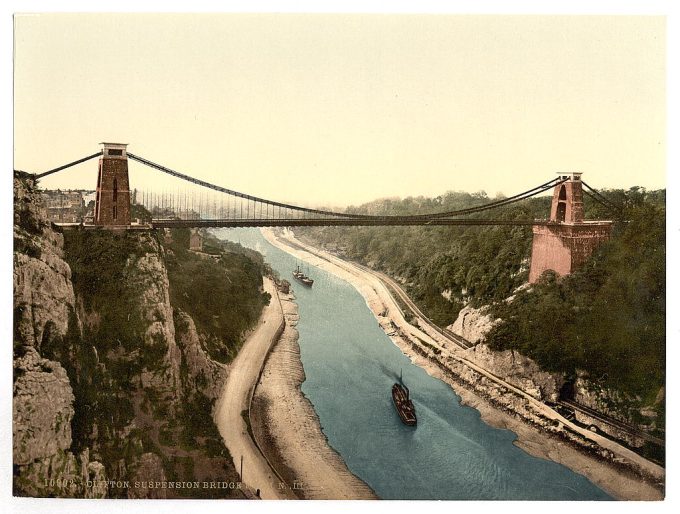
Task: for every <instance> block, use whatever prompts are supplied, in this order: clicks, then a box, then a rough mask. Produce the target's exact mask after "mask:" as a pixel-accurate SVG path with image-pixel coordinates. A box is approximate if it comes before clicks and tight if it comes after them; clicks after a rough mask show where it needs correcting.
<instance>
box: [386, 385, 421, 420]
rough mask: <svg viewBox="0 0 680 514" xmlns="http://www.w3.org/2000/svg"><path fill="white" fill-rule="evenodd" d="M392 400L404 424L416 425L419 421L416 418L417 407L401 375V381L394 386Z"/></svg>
mask: <svg viewBox="0 0 680 514" xmlns="http://www.w3.org/2000/svg"><path fill="white" fill-rule="evenodd" d="M392 401H393V402H394V406H395V407H396V409H397V413H398V414H399V418H400V419H401V421H402V422H403V423H404V425H408V426H415V425H416V423H418V420H417V419H416V408H415V406H414V405H413V402H412V401H411V398H410V397H409V390H408V387H406V386H405V385H404V383H403V381H402V379H401V374H400V376H399V382H397V383H395V384H394V385H393V386H392Z"/></svg>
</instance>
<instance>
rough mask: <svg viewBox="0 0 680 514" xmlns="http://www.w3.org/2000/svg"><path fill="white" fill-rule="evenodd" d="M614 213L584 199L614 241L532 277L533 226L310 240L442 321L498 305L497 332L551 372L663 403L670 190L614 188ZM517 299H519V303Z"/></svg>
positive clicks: (493, 337)
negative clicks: (575, 264)
mask: <svg viewBox="0 0 680 514" xmlns="http://www.w3.org/2000/svg"><path fill="white" fill-rule="evenodd" d="M603 194H604V195H605V196H606V198H608V199H609V200H610V201H611V202H613V203H614V204H616V205H617V206H619V207H620V210H619V211H614V212H612V211H610V210H608V209H605V208H604V207H603V206H602V205H600V204H598V203H596V202H594V201H593V200H592V199H590V198H586V199H585V208H586V218H589V219H614V220H615V221H617V224H616V225H615V230H614V236H613V238H612V240H611V241H610V242H608V243H606V244H604V245H602V246H601V247H600V248H599V249H598V250H597V251H596V253H595V254H594V255H593V256H592V257H591V259H590V260H589V261H588V263H587V264H586V265H585V266H584V267H583V268H582V269H581V270H579V271H578V272H576V273H574V274H572V275H571V276H569V277H566V278H562V279H557V278H556V277H555V276H554V275H552V274H551V273H546V274H545V275H544V277H543V278H542V280H541V283H540V284H538V285H536V286H535V287H531V288H526V287H523V288H522V287H521V286H522V285H524V284H526V282H527V278H528V267H529V257H530V254H531V240H532V233H531V228H530V227H523V226H517V227H504V226H495V227H491V226H489V227H431V228H422V227H389V228H377V227H357V228H351V229H348V228H332V227H326V228H314V229H304V230H301V231H300V232H301V234H302V235H303V236H304V237H309V238H311V239H312V240H315V241H316V242H320V243H323V244H325V245H327V247H328V248H330V249H336V250H337V251H338V252H339V253H341V254H344V255H345V256H346V257H349V258H351V259H355V260H358V261H360V262H363V263H365V264H368V265H370V266H373V267H375V268H377V269H380V270H382V271H385V272H387V273H389V274H390V275H392V276H394V277H395V278H397V279H399V280H401V281H402V282H403V283H404V284H405V288H406V290H407V291H408V293H409V294H410V295H411V296H412V298H414V300H415V301H416V302H417V303H418V304H419V305H420V306H421V308H422V309H423V310H424V312H426V313H427V314H428V315H429V316H430V317H431V319H433V321H435V322H436V323H438V324H440V325H448V324H450V323H452V322H453V321H454V320H455V319H456V317H457V315H458V312H459V310H460V309H461V308H462V307H463V306H465V305H467V304H471V305H473V306H481V305H490V306H491V313H492V315H493V316H494V317H499V318H501V319H502V322H501V323H500V324H499V325H497V326H496V328H494V329H493V330H492V332H491V333H489V334H488V337H487V341H486V342H487V343H488V344H489V345H490V346H491V347H493V348H496V349H510V348H512V349H516V350H519V351H520V352H521V353H523V354H525V355H528V356H529V357H532V358H534V359H535V360H537V361H538V362H539V363H540V364H541V365H542V366H543V367H544V368H545V369H548V370H551V371H562V372H565V373H567V374H568V375H571V374H574V373H575V371H576V369H581V370H585V371H586V372H587V373H588V374H589V375H590V377H591V378H592V379H594V380H597V381H599V383H601V384H602V385H606V386H611V387H615V388H617V389H619V390H621V391H625V392H629V393H633V394H636V395H640V396H641V397H642V398H643V401H644V400H646V401H653V400H654V397H655V396H656V394H657V393H658V390H659V387H661V386H662V385H663V382H664V365H665V312H666V310H665V296H666V295H665V191H664V190H662V191H645V190H644V189H641V188H632V189H630V190H627V191H623V190H609V191H603ZM487 201H490V198H488V197H487V196H486V194H484V193H476V194H468V193H461V192H450V193H447V194H445V195H443V196H440V197H437V198H406V199H404V200H398V199H384V200H378V201H375V202H372V203H370V204H366V205H362V206H361V207H356V208H351V209H350V210H351V211H352V212H358V213H371V214H410V213H414V214H415V213H428V212H437V211H446V210H454V209H460V208H465V207H469V206H473V205H479V204H482V203H485V202H487ZM549 206H550V198H548V197H542V198H534V199H530V200H525V201H522V202H519V203H516V204H513V205H511V206H508V207H504V208H501V209H498V210H494V211H492V212H493V214H491V215H488V216H489V217H493V218H502V219H540V218H546V217H547V216H548V214H549ZM508 298H512V300H511V301H508V300H507V299H508Z"/></svg>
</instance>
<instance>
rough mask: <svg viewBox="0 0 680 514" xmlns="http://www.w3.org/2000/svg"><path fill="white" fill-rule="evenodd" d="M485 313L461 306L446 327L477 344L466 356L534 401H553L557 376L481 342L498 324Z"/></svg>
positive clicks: (559, 379)
mask: <svg viewBox="0 0 680 514" xmlns="http://www.w3.org/2000/svg"><path fill="white" fill-rule="evenodd" d="M487 311H488V309H487V308H486V307H482V308H479V309H475V308H473V307H470V306H467V307H464V308H463V309H461V311H460V313H459V314H458V318H457V319H456V321H455V322H454V323H453V324H452V325H450V326H449V327H448V329H449V330H451V331H452V332H455V333H456V334H459V335H461V336H463V337H464V338H465V339H467V340H468V341H470V342H472V343H477V344H476V345H475V346H474V347H473V348H472V349H471V350H469V351H468V355H466V357H467V358H468V359H470V360H471V361H473V362H474V363H475V364H478V365H479V366H482V367H483V368H484V369H487V370H489V371H491V372H492V373H493V374H495V375H498V376H499V377H503V378H504V379H505V380H507V381H508V382H510V383H511V384H513V385H515V386H517V387H519V388H520V389H522V390H524V391H526V392H527V393H529V394H530V395H532V396H533V397H535V398H537V399H540V400H553V401H554V400H556V399H557V397H558V395H559V391H560V387H561V386H562V383H563V382H564V377H563V376H562V375H561V374H555V373H547V372H545V371H543V370H541V368H540V367H539V366H538V365H537V364H536V363H535V362H534V361H533V360H531V359H529V358H527V357H525V356H523V355H521V354H520V353H518V352H515V351H512V350H505V351H502V352H497V351H493V350H491V349H490V348H489V347H488V346H486V345H485V344H483V343H481V341H483V340H484V338H485V337H486V334H487V333H488V332H489V330H491V329H492V328H493V327H494V325H496V324H497V323H498V320H494V319H492V318H491V316H489V315H488V313H487Z"/></svg>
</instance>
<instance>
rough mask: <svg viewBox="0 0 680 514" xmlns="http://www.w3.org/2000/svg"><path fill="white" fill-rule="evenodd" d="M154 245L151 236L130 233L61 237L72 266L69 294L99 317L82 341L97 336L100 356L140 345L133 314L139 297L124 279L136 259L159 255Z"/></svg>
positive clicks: (90, 232) (83, 233)
mask: <svg viewBox="0 0 680 514" xmlns="http://www.w3.org/2000/svg"><path fill="white" fill-rule="evenodd" d="M153 241H154V240H153V239H152V236H150V235H141V234H138V233H133V232H124V233H114V232H111V231H108V230H101V231H100V230H71V231H66V232H65V233H64V249H65V258H66V261H67V262H68V263H69V265H70V266H71V273H72V281H73V288H74V290H75V292H76V294H77V295H78V296H79V297H80V298H81V299H82V301H83V306H84V308H85V310H86V311H93V312H96V313H97V314H98V316H99V324H98V327H96V328H94V332H92V330H93V328H92V327H86V332H85V334H84V335H85V337H86V338H89V337H94V336H96V340H97V348H98V350H99V351H107V350H110V349H114V348H117V347H121V348H123V349H124V350H125V351H127V352H130V351H133V350H135V349H137V348H138V347H139V345H140V341H142V340H143V337H144V331H145V330H146V326H145V324H144V323H143V322H142V320H141V318H140V309H134V308H131V307H132V305H134V303H135V301H136V299H137V298H138V294H139V291H136V290H134V289H133V288H132V287H131V284H130V281H129V280H128V273H129V270H130V267H131V265H132V264H133V263H134V261H135V260H136V259H138V258H139V257H141V256H143V255H145V254H146V253H148V252H151V251H157V249H158V246H157V245H154V244H153ZM88 330H89V331H90V332H88ZM88 336H89V337H88Z"/></svg>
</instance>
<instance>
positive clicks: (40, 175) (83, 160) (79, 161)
mask: <svg viewBox="0 0 680 514" xmlns="http://www.w3.org/2000/svg"><path fill="white" fill-rule="evenodd" d="M101 154H102V151H101V150H99V151H98V152H97V153H93V154H92V155H88V156H87V157H83V158H82V159H78V160H77V161H73V162H69V163H68V164H64V165H63V166H59V167H58V168H54V169H53V170H49V171H46V172H44V173H39V174H37V175H36V176H35V178H37V179H38V178H43V177H46V176H47V175H51V174H52V173H57V172H58V171H61V170H65V169H66V168H70V167H71V166H75V165H76V164H80V163H81V162H85V161H89V160H90V159H94V158H95V157H99V156H100V155H101Z"/></svg>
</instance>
